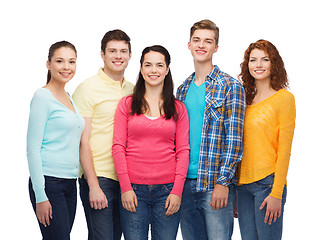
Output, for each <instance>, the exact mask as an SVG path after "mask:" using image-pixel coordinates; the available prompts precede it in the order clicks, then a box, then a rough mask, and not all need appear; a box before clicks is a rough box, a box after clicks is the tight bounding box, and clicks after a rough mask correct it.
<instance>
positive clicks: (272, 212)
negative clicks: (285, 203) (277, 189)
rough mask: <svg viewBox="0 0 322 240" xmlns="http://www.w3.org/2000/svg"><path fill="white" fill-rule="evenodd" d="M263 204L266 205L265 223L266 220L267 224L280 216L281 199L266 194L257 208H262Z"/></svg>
mask: <svg viewBox="0 0 322 240" xmlns="http://www.w3.org/2000/svg"><path fill="white" fill-rule="evenodd" d="M265 205H267V207H266V214H265V219H264V222H265V223H267V221H268V224H269V225H271V224H272V221H273V222H276V220H277V218H278V217H280V216H281V211H282V210H281V209H282V199H278V198H274V197H271V196H268V197H267V198H265V199H264V201H263V203H262V205H261V206H260V208H259V209H260V210H262V209H263V208H264V207H265Z"/></svg>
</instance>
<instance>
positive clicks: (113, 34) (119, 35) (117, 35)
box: [101, 29, 131, 54]
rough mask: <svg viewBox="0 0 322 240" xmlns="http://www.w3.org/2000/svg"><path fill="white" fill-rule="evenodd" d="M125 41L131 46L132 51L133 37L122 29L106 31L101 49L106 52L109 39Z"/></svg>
mask: <svg viewBox="0 0 322 240" xmlns="http://www.w3.org/2000/svg"><path fill="white" fill-rule="evenodd" d="M112 40H116V41H125V42H126V43H127V44H128V46H129V52H130V53H131V42H130V41H131V39H130V37H129V36H128V35H127V34H126V33H125V32H123V31H122V30H120V29H115V30H111V31H108V32H107V33H105V35H104V37H103V38H102V41H101V50H102V52H103V53H104V54H105V49H106V45H107V43H108V42H109V41H112Z"/></svg>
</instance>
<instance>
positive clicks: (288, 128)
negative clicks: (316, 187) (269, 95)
mask: <svg viewBox="0 0 322 240" xmlns="http://www.w3.org/2000/svg"><path fill="white" fill-rule="evenodd" d="M280 100H281V101H280V102H279V103H278V122H279V129H278V131H279V134H278V149H277V160H276V165H275V179H274V184H273V189H272V192H271V194H270V196H272V197H275V198H278V199H281V198H282V195H283V189H284V185H285V184H286V176H287V171H288V166H289V161H290V156H291V148H292V140H293V134H294V128H295V115H296V110H295V99H294V96H293V94H291V93H290V92H288V91H286V94H284V95H283V97H282V98H281V99H280Z"/></svg>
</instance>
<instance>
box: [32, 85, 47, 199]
mask: <svg viewBox="0 0 322 240" xmlns="http://www.w3.org/2000/svg"><path fill="white" fill-rule="evenodd" d="M49 112H50V111H49V106H48V99H47V97H46V95H45V94H44V92H43V91H37V92H36V93H35V94H34V97H33V99H32V100H31V104H30V114H29V123H28V132H27V158H28V165H29V172H30V178H31V182H32V186H33V190H34V192H35V196H36V203H40V202H44V201H46V200H48V198H47V196H46V193H45V179H44V175H43V171H42V159H41V155H40V150H41V145H42V141H43V137H44V132H45V127H46V123H47V120H48V117H49Z"/></svg>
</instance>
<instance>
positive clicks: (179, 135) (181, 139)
mask: <svg viewBox="0 0 322 240" xmlns="http://www.w3.org/2000/svg"><path fill="white" fill-rule="evenodd" d="M176 105H177V112H178V119H177V122H176V139H175V145H176V174H175V180H174V186H173V188H172V191H171V193H172V194H175V195H178V196H180V197H181V196H182V190H183V185H184V182H185V180H186V175H187V171H188V165H189V150H190V147H189V117H188V113H187V110H186V107H185V106H184V104H183V103H181V102H179V101H176Z"/></svg>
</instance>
